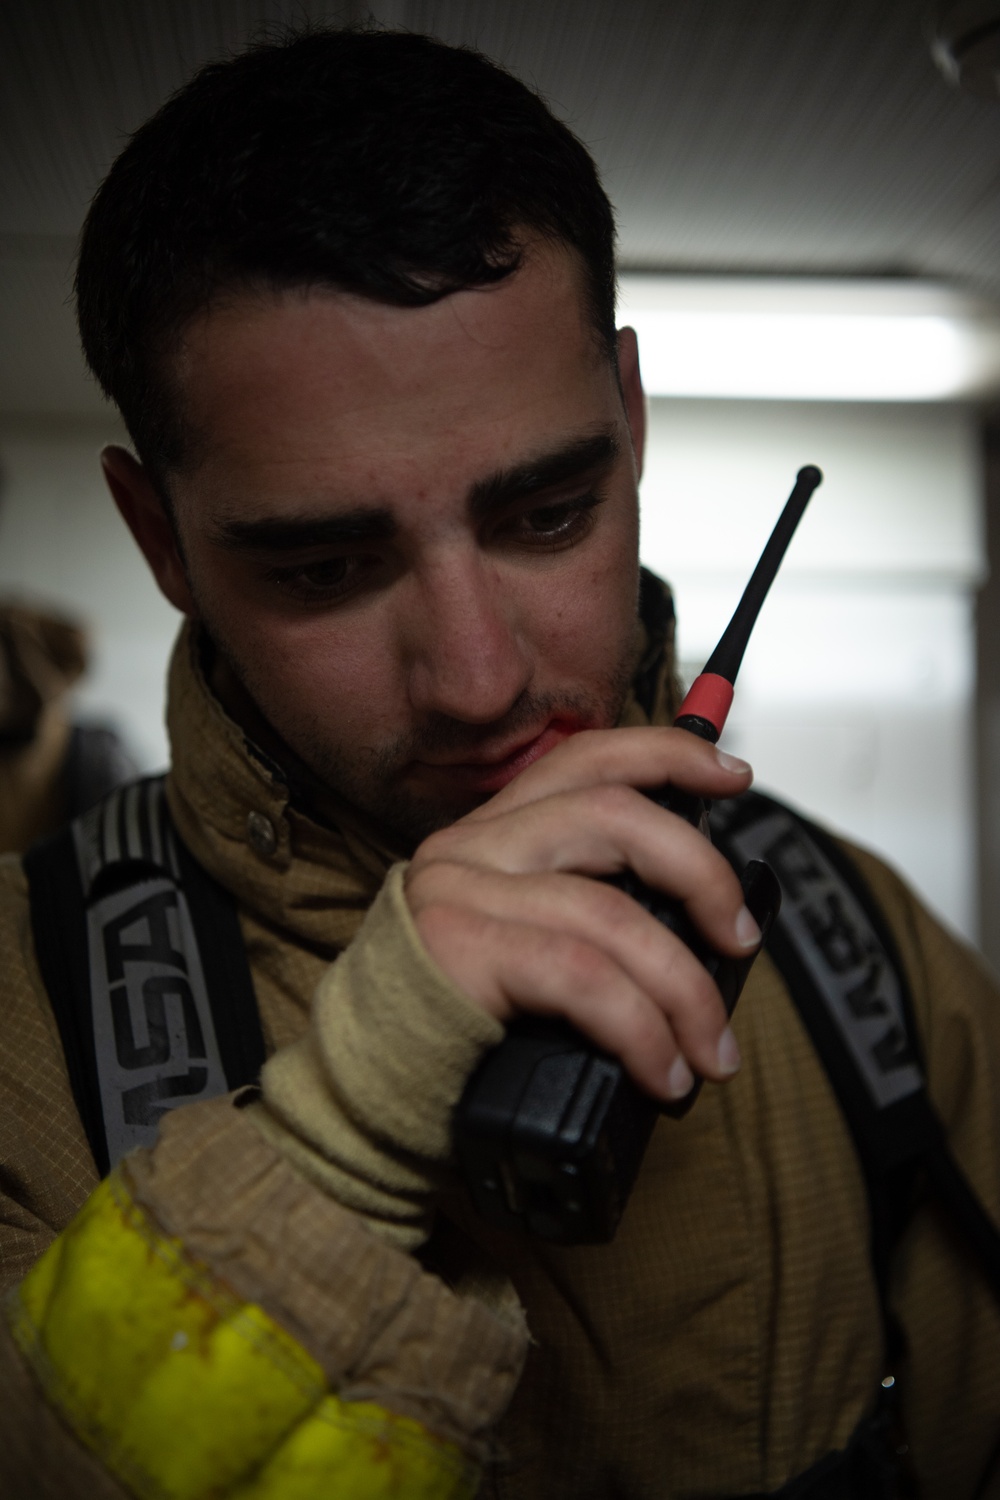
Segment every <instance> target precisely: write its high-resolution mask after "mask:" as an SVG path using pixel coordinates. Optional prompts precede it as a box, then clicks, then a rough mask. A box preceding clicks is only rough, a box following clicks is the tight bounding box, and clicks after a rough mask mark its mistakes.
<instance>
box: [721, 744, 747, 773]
mask: <svg viewBox="0 0 1000 1500" xmlns="http://www.w3.org/2000/svg"><path fill="white" fill-rule="evenodd" d="M715 754H716V758H717V760H718V762H719V765H720V766H721V767H722V769H723V770H724V771H732V772H734V773H735V774H737V775H740V776H742V775H743V773H744V771H749V769H750V762H749V761H746V760H740V758H739V756H738V755H727V754H726V752H725V750H719V749H718V748H717V749H716V752H715Z"/></svg>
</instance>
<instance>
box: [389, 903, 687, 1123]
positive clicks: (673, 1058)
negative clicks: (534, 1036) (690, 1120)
mask: <svg viewBox="0 0 1000 1500" xmlns="http://www.w3.org/2000/svg"><path fill="white" fill-rule="evenodd" d="M417 925H418V930H419V932H420V935H421V938H422V940H423V942H424V945H425V946H426V948H427V951H428V952H429V953H430V955H431V957H432V958H433V959H434V960H435V962H436V963H437V964H438V965H439V966H440V967H441V968H442V969H443V970H444V971H445V973H446V974H447V975H448V976H449V978H450V979H451V980H452V981H453V983H455V984H456V985H457V986H458V987H459V989H461V990H463V991H464V992H465V993H466V994H467V995H468V996H469V997H470V998H471V999H472V1000H474V1001H475V1002H476V1003H478V1004H479V1005H481V1006H482V1007H483V1009H485V1010H487V1011H489V1013H490V1014H491V1015H494V1016H496V1017H497V1018H498V1019H499V1020H501V1021H510V1020H512V1019H513V1018H514V1017H515V1016H516V1015H519V1014H531V1015H540V1016H561V1017H562V1018H564V1019H565V1020H567V1021H569V1022H570V1023H571V1024H572V1025H574V1026H575V1027H576V1028H577V1030H579V1031H581V1032H582V1033H583V1035H584V1036H586V1037H589V1038H590V1040H591V1041H593V1042H595V1043H596V1044H597V1046H598V1047H600V1048H602V1049H603V1050H604V1051H606V1052H610V1053H612V1054H613V1055H614V1056H616V1057H618V1058H620V1059H621V1062H622V1063H623V1065H624V1067H625V1068H626V1070H627V1071H628V1073H629V1074H630V1075H631V1076H632V1078H633V1079H634V1080H635V1082H636V1083H637V1084H638V1085H639V1087H640V1088H642V1089H645V1090H646V1092H647V1093H650V1094H653V1095H655V1096H656V1097H658V1098H661V1099H677V1098H681V1097H683V1095H684V1094H686V1093H687V1092H688V1090H689V1089H690V1087H691V1074H690V1070H689V1069H688V1068H687V1065H686V1064H685V1063H683V1060H682V1059H680V1053H679V1049H678V1046H677V1042H676V1039H675V1038H674V1036H673V1033H672V1031H671V1028H670V1023H669V1021H668V1019H667V1017H666V1016H665V1015H664V1014H663V1013H662V1011H660V1010H659V1009H658V1008H657V1006H656V1005H654V1004H653V1002H652V1001H651V1000H650V999H649V997H648V996H647V995H644V994H643V992H642V991H641V990H640V989H639V988H638V986H637V985H635V984H634V983H633V982H632V980H631V979H630V978H629V977H628V975H627V974H625V973H624V971H623V970H622V969H621V968H619V966H618V965H617V964H615V963H614V962H613V961H612V960H611V959H610V958H608V956H607V955H606V954H604V953H602V952H601V951H600V949H598V948H595V947H593V946H592V945H591V944H589V943H587V942H585V941H582V940H580V939H579V938H575V937H571V936H569V935H567V934H564V933H558V932H552V931H551V930H549V929H547V928H543V927H537V926H534V925H533V924H530V923H520V922H504V921H501V920H499V919H498V918H496V917H491V916H487V915H485V914H484V913H482V912H476V911H471V910H469V909H468V908H467V907H453V906H447V905H444V904H439V905H433V906H428V907H425V908H424V910H423V911H422V913H421V915H420V918H419V920H418V923H417Z"/></svg>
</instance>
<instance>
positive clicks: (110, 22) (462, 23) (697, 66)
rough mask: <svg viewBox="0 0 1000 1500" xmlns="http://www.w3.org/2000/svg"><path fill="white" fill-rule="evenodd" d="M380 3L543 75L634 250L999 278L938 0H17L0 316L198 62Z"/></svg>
mask: <svg viewBox="0 0 1000 1500" xmlns="http://www.w3.org/2000/svg"><path fill="white" fill-rule="evenodd" d="M368 14H373V15H374V16H375V18H376V19H377V20H380V21H382V22H384V23H386V24H390V25H403V26H408V27H412V28H413V29H416V30H427V31H429V32H432V33H434V34H436V35H439V36H441V37H443V38H445V39H447V40H450V41H456V42H468V43H472V44H474V45H478V46H480V47H482V48H483V49H484V50H485V51H487V52H488V53H490V54H491V55H492V56H494V57H496V58H498V59H499V60H501V61H503V62H505V63H506V64H507V65H509V66H510V67H512V68H513V69H514V71H516V72H518V73H519V74H520V75H521V76H523V77H524V78H526V79H527V80H529V81H530V82H532V83H534V84H536V85H537V86H538V87H539V88H540V89H541V90H542V91H543V93H545V94H546V95H547V97H548V98H549V99H550V100H551V102H552V103H553V105H554V107H555V108H556V109H557V111H558V112H559V113H560V114H561V115H562V116H563V117H564V118H566V119H567V120H568V121H569V122H570V124H571V125H572V126H573V128H574V129H576V130H577V131H578V133H579V134H580V135H581V136H582V137H583V138H584V139H585V140H586V141H587V142H588V144H589V145H590V146H591V148H592V150H593V151H594V154H595V155H596V157H597V159H598V162H599V164H600V166H601V169H602V172H603V174H604V177H605V180H606V183H607V185H608V188H609V191H610V193H611V196H612V199H613V201H614V202H615V204H616V206H617V209H618V214H619V220H620V227H621V250H622V260H623V263H625V264H626V265H630V266H633V267H649V268H663V269H686V270H733V271H744V272H746V271H751V272H758V271H760V272H766V271H772V270H774V271H777V270H782V271H802V272H817V271H826V272H849V273H850V272H854V273H864V274H922V275H932V276H936V277H941V278H944V279H946V280H949V281H953V282H956V283H958V284H960V285H964V286H967V287H970V288H972V289H974V290H977V291H980V292H984V293H986V294H987V295H992V296H994V297H998V298H1000V104H998V103H992V102H990V101H985V100H980V99H974V98H970V97H966V96H964V95H961V94H958V93H956V92H954V91H953V90H952V89H950V88H949V87H948V86H947V85H946V83H945V82H944V81H943V79H942V78H941V77H940V75H939V74H938V72H937V70H936V69H935V67H934V64H933V63H932V61H931V58H930V52H929V46H928V42H927V21H926V8H925V6H924V4H923V3H921V0H709V3H706V0H655V3H649V0H547V3H544V4H542V3H539V0H503V3H496V0H479V3H477V0H381V3H375V4H374V5H372V6H367V5H364V4H363V3H361V0H352V3H347V0H340V3H338V0H328V3H322V0H35V3H33V4H30V5H28V4H13V3H11V4H7V5H4V6H0V188H2V191H0V272H3V276H2V281H0V330H8V329H12V328H13V327H14V326H15V325H16V327H17V328H18V329H21V330H23V328H24V327H25V326H26V325H27V323H30V317H29V309H30V308H34V309H35V311H36V313H38V314H39V316H40V315H41V309H42V307H43V306H44V305H45V293H44V287H45V285H47V284H51V283H52V282H53V269H52V268H53V263H54V262H56V261H59V260H60V259H61V262H62V265H63V267H65V264H66V263H67V261H68V258H69V253H70V247H71V245H72V241H73V238H74V237H75V235H76V233H77V231H78V229H79V225H80V222H81V220H82V216H83V214H84V212H85V210H86V205H87V203H88V201H89V199H90V197H91V196H92V194H93V192H94V189H95V188H96V186H97V184H98V182H99V181H100V179H101V176H102V175H103V173H104V172H105V171H106V170H107V167H108V165H109V164H110V162H111V161H112V160H113V158H114V155H115V154H116V152H117V151H118V150H119V149H120V146H121V143H122V141H123V139H124V137H125V136H126V135H127V133H128V132H129V131H130V130H132V129H134V128H135V127H136V126H137V125H138V124H139V123H140V122H141V121H142V120H143V119H144V118H145V117H146V116H147V115H148V114H149V113H150V112H151V111H152V110H153V109H155V108H156V106H157V105H158V104H159V103H161V102H162V100H163V99H164V98H165V97H166V96H167V95H168V94H169V93H170V92H171V91H172V90H173V89H174V88H176V87H177V86H178V85H179V84H181V83H182V82H183V81H184V79H185V78H186V77H188V76H189V75H190V72H191V71H192V70H193V69H194V68H195V67H196V66H198V65H199V64H200V63H201V62H203V61H205V60H207V59H209V58H212V57H217V56H220V55H222V54H224V53H225V52H226V51H227V50H230V49H233V48H238V47H240V46H241V45H242V44H243V43H244V41H245V40H246V39H247V38H248V37H249V36H250V35H252V34H253V33H255V32H256V31H259V30H260V29H261V28H262V27H273V26H275V25H280V24H281V23H282V21H284V20H286V19H295V18H304V19H309V20H330V21H333V22H336V21H346V20H351V19H357V18H361V17H363V16H364V15H368ZM32 259H34V260H36V261H37V263H38V268H37V275H36V276H35V278H34V281H33V282H32V286H33V290H32V291H31V292H30V294H29V293H26V292H25V291H24V281H25V277H27V276H28V272H27V269H26V266H27V262H28V261H30V260H32ZM55 279H56V280H58V277H56V278H55ZM29 280H30V278H29ZM60 285H62V283H61V282H60ZM16 288H20V289H21V290H16ZM61 295H63V296H64V292H63V293H62V294H61ZM14 297H16V298H18V299H19V309H17V310H14V311H12V310H11V307H10V305H9V304H10V302H11V299H12V298H14ZM5 305H6V311H5ZM67 326H68V325H67V323H66V318H65V309H64V308H63V311H62V313H60V314H59V315H56V314H53V313H52V312H51V309H50V310H49V314H48V315H47V319H46V317H40V322H39V323H38V331H37V338H36V341H35V349H34V353H33V356H32V358H33V360H34V362H35V363H36V364H37V363H39V361H43V358H44V345H45V342H46V341H47V340H48V341H50V342H51V341H53V340H54V341H55V342H54V343H53V344H52V351H53V352H52V358H53V359H57V358H58V359H59V360H62V361H63V362H65V360H66V359H67V358H70V359H72V358H74V357H75V356H73V355H72V351H71V341H70V353H69V355H67V352H66V351H67V340H66V337H65V329H66V327H67ZM56 328H59V329H61V330H62V333H61V334H60V335H59V337H58V338H57V337H56V334H55V333H54V332H53V330H54V329H56ZM57 346H58V349H57ZM5 361H6V368H5V367H4V362H5ZM10 361H11V351H10V348H9V345H7V346H6V347H5V348H2V349H0V403H2V404H6V400H7V394H6V392H7V390H8V389H9V387H10V384H11V379H12V376H13V374H14V371H15V369H16V366H12V365H11V363H10ZM74 378H76V379H77V380H78V379H79V375H78V372H77V375H76V376H75V377H74ZM57 385H58V382H57ZM29 387H30V382H28V384H27V385H25V386H24V387H23V389H24V391H25V394H24V396H23V397H22V399H23V400H24V401H28V400H29V398H30V389H29ZM8 409H9V408H8Z"/></svg>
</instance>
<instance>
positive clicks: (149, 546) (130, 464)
mask: <svg viewBox="0 0 1000 1500" xmlns="http://www.w3.org/2000/svg"><path fill="white" fill-rule="evenodd" d="M101 468H102V469H103V470H104V478H105V480H106V482H107V486H108V489H109V490H110V491H111V494H112V495H113V497H114V502H115V504H116V505H117V507H118V509H119V511H120V512H121V514H122V517H123V518H124V521H125V524H126V526H127V527H128V529H129V531H131V533H132V535H133V536H134V537H135V539H136V542H137V543H138V545H139V549H140V551H141V552H142V555H143V557H144V558H145V559H146V561H147V562H148V563H149V566H150V568H151V569H152V572H153V577H154V578H155V579H156V581H157V583H158V584H159V586H160V591H161V593H163V594H164V595H165V596H166V598H167V599H169V600H170V603H171V604H172V605H173V606H174V608H175V609H179V610H180V611H181V613H182V614H185V615H195V614H197V610H196V609H195V603H194V599H193V598H192V595H191V589H190V587H189V585H188V581H187V573H186V572H185V569H184V562H183V560H182V558H181V554H180V550H179V548H178V546H177V538H176V536H175V534H174V528H173V525H172V524H171V520H170V517H169V516H168V515H167V512H166V509H165V507H164V504H163V501H162V500H161V499H160V496H159V495H158V494H157V492H156V489H155V487H154V485H153V483H152V481H151V479H150V478H149V475H148V474H147V473H146V471H145V469H144V468H143V467H142V464H141V463H139V461H138V459H136V458H133V457H132V454H131V453H129V451H128V449H127V448H119V447H117V446H111V447H108V448H105V449H104V451H103V452H102V453H101Z"/></svg>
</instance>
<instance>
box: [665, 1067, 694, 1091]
mask: <svg viewBox="0 0 1000 1500" xmlns="http://www.w3.org/2000/svg"><path fill="white" fill-rule="evenodd" d="M693 1088H694V1074H693V1073H692V1072H691V1069H690V1068H689V1067H688V1065H687V1063H686V1062H685V1061H684V1059H683V1057H675V1058H674V1061H673V1065H672V1067H671V1069H670V1072H669V1073H668V1074H667V1096H668V1098H670V1099H683V1098H684V1096H685V1094H689V1093H690V1092H691V1090H692V1089H693Z"/></svg>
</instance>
